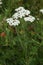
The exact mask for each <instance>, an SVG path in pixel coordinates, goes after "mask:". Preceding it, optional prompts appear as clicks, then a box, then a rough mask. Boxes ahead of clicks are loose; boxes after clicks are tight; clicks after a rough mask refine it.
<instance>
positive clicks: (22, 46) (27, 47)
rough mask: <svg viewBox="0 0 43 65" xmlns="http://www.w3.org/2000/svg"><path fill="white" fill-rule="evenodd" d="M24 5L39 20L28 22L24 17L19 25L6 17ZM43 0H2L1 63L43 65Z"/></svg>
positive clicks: (0, 27) (7, 64) (9, 64)
mask: <svg viewBox="0 0 43 65" xmlns="http://www.w3.org/2000/svg"><path fill="white" fill-rule="evenodd" d="M19 6H23V7H24V8H25V9H29V10H30V11H31V14H32V15H33V16H35V17H36V18H39V20H36V21H35V22H33V23H31V22H28V23H27V24H26V23H24V20H23V18H22V19H20V21H21V24H20V25H19V26H17V27H11V26H9V25H8V24H7V22H6V19H7V18H8V17H11V16H12V15H13V14H14V12H15V8H18V7H19ZM40 9H43V0H2V4H1V5H0V65H43V14H41V13H40V12H39V10H40Z"/></svg>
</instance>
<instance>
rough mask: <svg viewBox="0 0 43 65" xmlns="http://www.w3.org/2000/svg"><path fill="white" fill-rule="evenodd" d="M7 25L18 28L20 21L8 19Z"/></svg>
mask: <svg viewBox="0 0 43 65" xmlns="http://www.w3.org/2000/svg"><path fill="white" fill-rule="evenodd" d="M6 21H7V23H9V25H10V26H18V24H20V21H19V20H16V19H15V20H13V18H8V19H6Z"/></svg>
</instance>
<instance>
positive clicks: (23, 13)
mask: <svg viewBox="0 0 43 65" xmlns="http://www.w3.org/2000/svg"><path fill="white" fill-rule="evenodd" d="M15 11H16V13H14V15H13V16H12V17H13V18H14V19H18V18H22V17H25V16H26V15H27V16H28V15H29V14H30V11H29V10H26V9H24V8H23V7H19V8H17V9H15Z"/></svg>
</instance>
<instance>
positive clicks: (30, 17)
mask: <svg viewBox="0 0 43 65" xmlns="http://www.w3.org/2000/svg"><path fill="white" fill-rule="evenodd" d="M24 20H25V21H30V22H33V21H34V20H35V17H33V16H31V15H29V16H28V17H25V18H24Z"/></svg>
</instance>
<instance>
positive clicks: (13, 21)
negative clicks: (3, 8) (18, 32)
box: [6, 7, 35, 26]
mask: <svg viewBox="0 0 43 65" xmlns="http://www.w3.org/2000/svg"><path fill="white" fill-rule="evenodd" d="M15 11H16V13H14V14H13V15H12V17H11V18H8V19H6V21H7V23H9V25H10V26H18V25H19V24H20V21H19V20H18V19H19V18H24V20H25V21H30V22H33V21H34V20H35V17H33V16H31V15H30V11H29V10H26V9H24V7H19V8H17V9H15ZM26 16H27V17H26Z"/></svg>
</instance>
